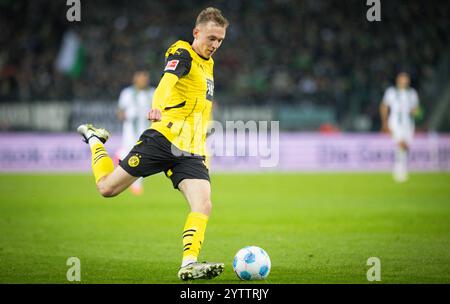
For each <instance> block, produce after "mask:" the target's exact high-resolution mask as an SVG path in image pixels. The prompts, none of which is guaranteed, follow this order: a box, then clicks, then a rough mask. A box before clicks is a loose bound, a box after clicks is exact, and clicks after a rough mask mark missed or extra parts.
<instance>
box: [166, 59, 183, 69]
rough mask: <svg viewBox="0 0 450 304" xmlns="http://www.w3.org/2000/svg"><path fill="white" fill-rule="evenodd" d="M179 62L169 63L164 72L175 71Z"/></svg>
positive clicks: (171, 61) (172, 61)
mask: <svg viewBox="0 0 450 304" xmlns="http://www.w3.org/2000/svg"><path fill="white" fill-rule="evenodd" d="M179 62H180V60H176V59H174V60H170V61H168V62H167V64H166V67H165V68H164V71H175V69H176V68H177V66H178V63H179Z"/></svg>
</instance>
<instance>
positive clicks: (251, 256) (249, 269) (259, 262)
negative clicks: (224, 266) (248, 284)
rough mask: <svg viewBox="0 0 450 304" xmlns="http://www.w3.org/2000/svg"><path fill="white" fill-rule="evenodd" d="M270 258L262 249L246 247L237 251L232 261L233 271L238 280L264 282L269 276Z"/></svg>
mask: <svg viewBox="0 0 450 304" xmlns="http://www.w3.org/2000/svg"><path fill="white" fill-rule="evenodd" d="M270 266H271V264H270V257H269V255H268V254H267V252H265V251H264V250H263V249H262V248H260V247H257V246H247V247H244V248H242V249H241V250H239V251H238V252H237V253H236V255H235V256H234V259H233V269H234V272H235V273H236V275H237V276H238V278H239V279H241V280H245V281H249V280H264V279H265V278H267V277H268V276H269V272H270Z"/></svg>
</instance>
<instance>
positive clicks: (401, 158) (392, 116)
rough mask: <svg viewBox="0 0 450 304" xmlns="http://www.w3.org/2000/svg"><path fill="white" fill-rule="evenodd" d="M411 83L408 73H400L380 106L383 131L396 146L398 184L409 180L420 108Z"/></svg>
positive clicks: (394, 173)
mask: <svg viewBox="0 0 450 304" xmlns="http://www.w3.org/2000/svg"><path fill="white" fill-rule="evenodd" d="M410 82H411V80H410V76H409V74H408V73H406V72H400V73H398V74H397V77H396V86H395V87H389V88H388V89H386V92H385V93H384V96H383V100H382V102H381V105H380V115H381V123H382V131H383V132H389V133H390V134H391V136H392V138H393V140H394V141H395V144H396V151H395V163H394V168H393V177H394V180H395V181H397V182H404V181H406V180H407V179H408V166H407V164H408V149H409V146H410V144H411V142H412V140H413V137H414V116H415V115H416V114H417V113H418V106H419V97H418V95H417V92H416V90H415V89H414V88H411V87H410Z"/></svg>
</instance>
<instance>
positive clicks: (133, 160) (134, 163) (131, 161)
mask: <svg viewBox="0 0 450 304" xmlns="http://www.w3.org/2000/svg"><path fill="white" fill-rule="evenodd" d="M139 162H140V160H139V156H138V155H133V156H131V157H130V158H129V159H128V165H129V166H130V167H132V168H134V167H137V166H138V165H139Z"/></svg>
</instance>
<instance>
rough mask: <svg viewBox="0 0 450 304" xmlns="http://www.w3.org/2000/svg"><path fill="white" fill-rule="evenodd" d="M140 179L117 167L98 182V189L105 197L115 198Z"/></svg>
mask: <svg viewBox="0 0 450 304" xmlns="http://www.w3.org/2000/svg"><path fill="white" fill-rule="evenodd" d="M138 178H139V177H136V176H132V175H130V174H129V173H128V172H127V171H125V170H124V169H122V167H120V166H117V167H116V168H115V169H114V171H113V172H112V173H110V174H108V175H105V176H103V177H102V178H101V179H99V180H98V181H97V189H98V191H99V192H100V194H101V195H102V196H104V197H114V196H116V195H118V194H119V193H121V192H123V191H124V190H125V189H127V188H128V187H129V186H130V185H131V184H133V183H134V182H135V181H136V180H137V179H138Z"/></svg>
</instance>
